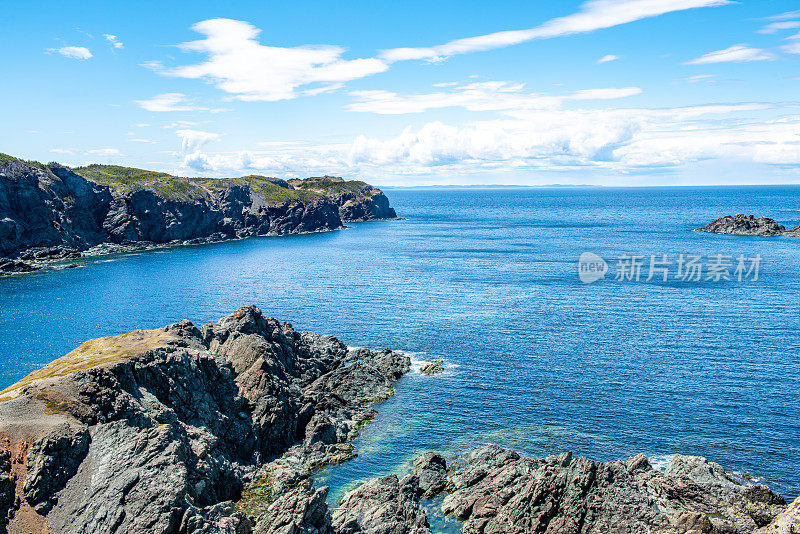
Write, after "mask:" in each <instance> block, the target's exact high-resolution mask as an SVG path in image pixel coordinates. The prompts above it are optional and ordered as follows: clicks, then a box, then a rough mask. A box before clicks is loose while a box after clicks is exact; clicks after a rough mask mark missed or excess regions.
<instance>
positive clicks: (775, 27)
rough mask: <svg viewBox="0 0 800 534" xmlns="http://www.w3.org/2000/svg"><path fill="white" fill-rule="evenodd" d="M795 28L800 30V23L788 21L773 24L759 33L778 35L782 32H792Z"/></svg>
mask: <svg viewBox="0 0 800 534" xmlns="http://www.w3.org/2000/svg"><path fill="white" fill-rule="evenodd" d="M794 28H800V21H798V20H786V21H781V22H773V23H771V24H767V25H766V26H764V27H763V28H761V29H760V30H758V33H778V32H779V31H781V30H792V29H794Z"/></svg>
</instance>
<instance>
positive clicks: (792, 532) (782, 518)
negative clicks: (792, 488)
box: [756, 497, 800, 534]
mask: <svg viewBox="0 0 800 534" xmlns="http://www.w3.org/2000/svg"><path fill="white" fill-rule="evenodd" d="M798 533H800V497H798V498H796V499H795V500H794V502H793V503H792V504H790V505H789V507H788V508H787V509H786V510H784V511H783V512H781V513H780V514H778V516H777V517H776V518H775V519H773V520H772V522H771V523H770V524H769V525H767V526H766V527H762V528H760V529H758V530H757V531H756V534H798Z"/></svg>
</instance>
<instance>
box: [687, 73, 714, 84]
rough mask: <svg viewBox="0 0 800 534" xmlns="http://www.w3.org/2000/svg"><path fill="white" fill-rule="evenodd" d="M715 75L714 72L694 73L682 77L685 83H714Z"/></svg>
mask: <svg viewBox="0 0 800 534" xmlns="http://www.w3.org/2000/svg"><path fill="white" fill-rule="evenodd" d="M716 78H717V77H716V76H715V75H714V74H695V75H694V76H687V77H686V78H683V81H684V82H686V83H702V82H708V83H714V82H715V81H716Z"/></svg>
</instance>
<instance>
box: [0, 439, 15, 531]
mask: <svg viewBox="0 0 800 534" xmlns="http://www.w3.org/2000/svg"><path fill="white" fill-rule="evenodd" d="M16 485H17V481H16V478H15V477H14V475H13V474H12V473H11V455H10V454H9V453H8V452H6V451H3V450H0V532H6V527H7V526H8V522H9V521H10V520H11V518H12V517H13V516H14V511H15V510H16V509H17V508H18V507H19V499H18V497H17V496H16V493H15V490H16Z"/></svg>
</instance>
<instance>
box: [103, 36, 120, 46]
mask: <svg viewBox="0 0 800 534" xmlns="http://www.w3.org/2000/svg"><path fill="white" fill-rule="evenodd" d="M103 37H105V39H106V41H108V43H109V44H110V45H111V46H112V47H113V48H123V47H124V45H123V44H122V43H121V42H119V40H118V39H117V36H116V35H111V34H110V33H104V34H103Z"/></svg>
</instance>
